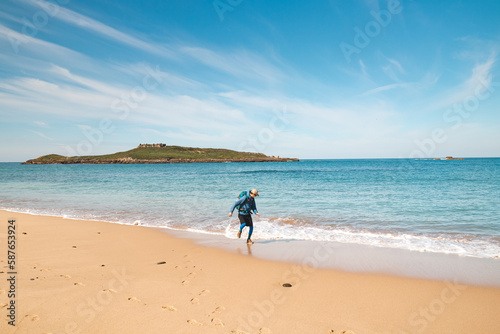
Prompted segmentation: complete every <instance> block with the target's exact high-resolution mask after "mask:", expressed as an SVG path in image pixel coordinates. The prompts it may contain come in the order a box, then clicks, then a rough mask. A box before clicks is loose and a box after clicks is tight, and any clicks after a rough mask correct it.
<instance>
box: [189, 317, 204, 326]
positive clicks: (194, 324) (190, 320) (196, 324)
mask: <svg viewBox="0 0 500 334" xmlns="http://www.w3.org/2000/svg"><path fill="white" fill-rule="evenodd" d="M187 322H188V323H189V324H191V325H193V326H203V324H202V323H201V322H198V321H196V320H194V319H189V320H188V321H187Z"/></svg>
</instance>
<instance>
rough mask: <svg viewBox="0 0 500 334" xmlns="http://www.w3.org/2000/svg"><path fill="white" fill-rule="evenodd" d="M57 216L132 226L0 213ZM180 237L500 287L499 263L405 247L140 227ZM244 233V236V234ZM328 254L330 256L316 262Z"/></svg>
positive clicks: (360, 269) (265, 254)
mask: <svg viewBox="0 0 500 334" xmlns="http://www.w3.org/2000/svg"><path fill="white" fill-rule="evenodd" d="M2 211H4V212H11V213H13V214H17V213H19V214H27V215H32V216H35V217H36V216H41V217H53V218H61V219H68V220H74V221H93V222H103V223H107V224H116V225H122V226H136V225H133V224H129V223H122V222H111V221H104V220H99V219H86V218H74V217H64V216H63V217H61V216H57V215H51V214H39V213H30V212H19V211H11V210H7V209H0V212H2ZM139 225H140V226H141V227H144V228H150V229H155V230H158V231H160V232H162V233H166V234H168V235H170V236H174V237H176V238H181V239H187V240H190V241H192V242H195V243H196V244H198V245H201V246H203V247H209V248H218V249H223V250H225V251H229V252H232V253H237V254H242V255H250V256H253V257H256V258H259V259H263V260H270V261H277V262H283V263H291V264H304V263H306V264H307V265H309V266H311V267H314V268H318V269H333V270H341V271H345V272H350V273H359V274H370V273H371V274H383V275H395V276H399V277H407V278H420V279H428V280H437V281H453V282H457V283H461V284H469V285H477V286H484V287H495V288H500V259H498V258H483V257H472V256H462V255H458V254H453V253H451V254H450V253H439V252H425V251H424V252H420V251H414V250H409V249H402V248H391V247H379V246H372V245H364V244H358V243H342V242H334V241H313V240H295V239H276V240H258V239H255V240H254V241H255V243H256V244H258V245H259V247H254V248H253V251H252V252H249V248H248V247H247V246H246V244H245V243H244V242H243V241H242V240H238V239H236V238H234V239H231V238H228V237H227V236H224V235H222V234H219V233H210V232H199V231H192V230H189V229H177V228H170V227H158V226H150V225H142V224H139ZM244 234H245V233H244ZM319 253H325V254H328V257H321V255H320V256H319V257H318V258H315V254H319Z"/></svg>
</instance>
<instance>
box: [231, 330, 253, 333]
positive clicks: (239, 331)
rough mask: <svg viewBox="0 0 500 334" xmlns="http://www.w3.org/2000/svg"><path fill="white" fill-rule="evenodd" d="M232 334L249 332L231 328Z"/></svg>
mask: <svg viewBox="0 0 500 334" xmlns="http://www.w3.org/2000/svg"><path fill="white" fill-rule="evenodd" d="M231 333H233V334H249V333H248V332H245V331H242V330H241V329H233V330H232V331H231Z"/></svg>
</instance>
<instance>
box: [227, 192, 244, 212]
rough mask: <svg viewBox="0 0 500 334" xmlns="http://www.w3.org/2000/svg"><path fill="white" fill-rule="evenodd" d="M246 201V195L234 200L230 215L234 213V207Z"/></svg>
mask: <svg viewBox="0 0 500 334" xmlns="http://www.w3.org/2000/svg"><path fill="white" fill-rule="evenodd" d="M244 201H245V197H242V198H239V199H237V200H236V202H234V204H233V206H232V207H231V210H229V217H231V216H232V215H233V211H234V208H236V206H237V205H241V204H242V203H243V202H244Z"/></svg>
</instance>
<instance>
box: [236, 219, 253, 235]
mask: <svg viewBox="0 0 500 334" xmlns="http://www.w3.org/2000/svg"><path fill="white" fill-rule="evenodd" d="M238 218H239V219H240V223H241V225H240V232H242V231H243V228H244V227H245V226H248V227H249V228H250V231H248V238H247V240H248V239H250V237H251V236H252V233H253V222H252V216H250V215H242V214H238Z"/></svg>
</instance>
